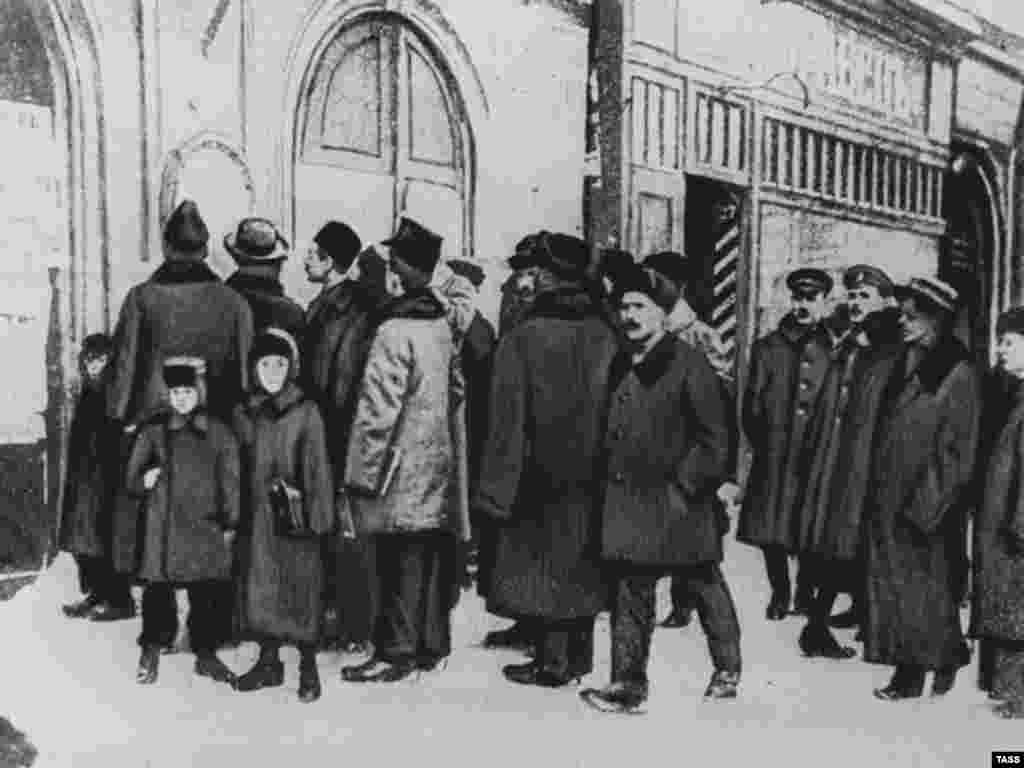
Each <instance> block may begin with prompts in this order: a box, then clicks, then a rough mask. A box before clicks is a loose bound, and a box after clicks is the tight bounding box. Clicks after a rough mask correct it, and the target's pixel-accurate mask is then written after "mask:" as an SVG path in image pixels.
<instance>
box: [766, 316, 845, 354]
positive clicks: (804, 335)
mask: <svg viewBox="0 0 1024 768" xmlns="http://www.w3.org/2000/svg"><path fill="white" fill-rule="evenodd" d="M779 335H780V336H781V337H782V338H783V339H785V341H786V342H787V343H789V344H792V345H794V346H795V345H797V344H806V343H808V342H810V341H811V340H812V339H814V338H817V339H818V340H820V341H821V342H823V343H824V344H826V345H827V346H829V347H831V346H833V345H834V338H833V336H832V334H831V332H830V331H829V329H828V328H827V327H826V326H825V324H824V323H815V324H814V325H810V326H808V325H800V324H799V323H798V322H797V321H796V318H794V317H793V315H792V314H788V315H786V316H785V317H784V318H782V320H781V321H780V322H779Z"/></svg>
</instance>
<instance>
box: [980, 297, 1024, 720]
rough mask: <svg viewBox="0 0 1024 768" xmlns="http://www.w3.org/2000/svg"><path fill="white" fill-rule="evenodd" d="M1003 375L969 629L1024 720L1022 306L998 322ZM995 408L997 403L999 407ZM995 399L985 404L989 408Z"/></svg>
mask: <svg viewBox="0 0 1024 768" xmlns="http://www.w3.org/2000/svg"><path fill="white" fill-rule="evenodd" d="M996 334H997V336H998V339H999V343H998V357H999V370H998V374H1001V375H1004V376H1006V377H1007V379H1008V382H1007V383H1010V384H1012V386H1010V387H1009V389H1010V390H1011V392H1010V393H1009V394H1010V398H1008V399H1009V402H1008V403H1006V404H1005V407H1002V408H1000V411H1001V414H1000V415H999V416H997V415H996V414H991V416H992V418H986V422H988V423H987V424H986V426H989V427H991V428H992V431H993V434H992V435H991V436H990V437H991V438H993V440H992V441H991V450H989V451H988V452H987V454H986V455H987V457H988V461H987V462H986V467H985V468H984V470H985V480H984V485H983V489H984V490H983V494H984V495H983V497H982V503H981V505H980V506H979V508H978V511H977V513H976V516H975V520H974V550H973V554H974V604H973V610H972V614H971V634H972V635H973V636H975V637H978V638H979V639H980V640H981V643H980V645H981V647H982V653H983V654H984V655H985V656H988V657H990V665H991V669H990V670H986V671H985V672H986V673H987V674H985V673H983V675H982V679H981V681H980V682H981V685H982V687H983V688H984V689H985V690H987V691H988V692H989V696H990V697H991V698H993V699H997V700H999V701H1000V704H999V705H998V706H997V707H996V713H997V714H998V715H999V716H1001V717H1006V718H1022V717H1024V494H1022V493H1021V488H1022V487H1024V482H1022V481H1024V386H1022V385H1021V382H1022V381H1024V307H1014V308H1012V309H1009V310H1007V311H1006V312H1004V313H1003V314H1002V315H1001V316H1000V317H999V321H998V322H997V324H996ZM995 407H999V406H998V405H997V406H995ZM989 408H990V404H989V403H987V402H986V403H985V410H986V413H988V411H989Z"/></svg>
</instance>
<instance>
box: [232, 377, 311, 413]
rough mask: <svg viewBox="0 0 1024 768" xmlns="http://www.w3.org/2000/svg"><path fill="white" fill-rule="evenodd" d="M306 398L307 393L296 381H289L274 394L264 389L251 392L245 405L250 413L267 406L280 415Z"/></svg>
mask: <svg viewBox="0 0 1024 768" xmlns="http://www.w3.org/2000/svg"><path fill="white" fill-rule="evenodd" d="M304 399H305V395H304V394H303V392H302V390H301V389H300V388H299V386H298V385H297V384H295V383H294V382H288V383H287V384H285V386H284V389H282V390H281V391H280V392H278V393H277V394H276V395H273V396H271V395H269V394H267V393H266V392H264V391H263V390H262V389H261V390H258V391H256V392H251V393H250V394H249V397H248V399H247V400H246V404H245V407H246V410H248V411H249V413H255V412H256V411H258V410H259V409H260V408H267V409H270V410H271V411H272V412H273V413H274V414H275V415H277V416H280V415H282V414H284V413H286V412H287V411H289V410H290V409H291V408H292V407H294V406H295V405H297V404H298V403H300V402H302V400H304Z"/></svg>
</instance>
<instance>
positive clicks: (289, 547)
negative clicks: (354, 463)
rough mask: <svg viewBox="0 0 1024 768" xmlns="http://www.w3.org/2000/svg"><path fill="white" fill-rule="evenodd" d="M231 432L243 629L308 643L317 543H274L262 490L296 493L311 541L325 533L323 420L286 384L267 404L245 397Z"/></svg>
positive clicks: (312, 637) (319, 565)
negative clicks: (238, 482)
mask: <svg viewBox="0 0 1024 768" xmlns="http://www.w3.org/2000/svg"><path fill="white" fill-rule="evenodd" d="M234 427H235V432H236V434H237V435H238V438H239V441H240V443H241V455H242V470H243V489H244V490H243V494H242V499H243V506H242V509H243V512H242V527H241V531H242V533H241V536H240V537H239V539H238V543H237V545H236V548H237V551H238V558H239V564H238V565H239V568H238V572H239V585H238V586H239V595H240V600H239V605H240V607H241V624H242V628H243V630H246V631H249V632H253V633H257V634H259V635H267V636H271V637H276V638H278V639H281V640H286V641H289V642H293V643H314V642H316V640H317V638H318V636H319V632H320V615H321V606H320V602H321V592H322V587H323V562H322V560H321V546H320V540H319V538H317V537H316V536H311V537H309V538H288V537H284V536H280V535H278V533H277V531H276V530H275V521H274V515H273V511H272V509H271V506H270V496H269V490H270V487H271V485H272V483H273V482H274V481H275V480H278V479H280V480H284V481H285V482H287V483H288V484H289V485H291V486H292V487H293V488H297V489H298V490H299V491H300V492H301V493H302V510H303V516H304V519H305V520H307V521H308V524H309V527H310V529H311V530H312V531H313V533H314V534H318V535H319V534H325V533H328V532H329V531H330V530H331V529H332V527H333V525H334V490H333V487H332V484H331V467H330V462H329V461H328V458H327V443H326V440H325V435H324V424H323V420H322V419H321V417H320V412H319V410H318V408H317V406H316V404H315V403H314V402H313V401H312V400H308V399H306V397H305V396H304V395H303V394H302V391H301V390H300V389H299V388H298V387H297V386H296V385H295V384H288V385H286V386H285V388H284V389H282V390H281V391H280V392H279V393H277V394H276V395H274V396H273V397H269V396H268V395H266V394H253V395H250V396H249V398H248V399H247V400H246V402H245V403H244V404H242V405H239V406H238V407H237V408H236V409H235V418H234ZM342 588H344V585H342Z"/></svg>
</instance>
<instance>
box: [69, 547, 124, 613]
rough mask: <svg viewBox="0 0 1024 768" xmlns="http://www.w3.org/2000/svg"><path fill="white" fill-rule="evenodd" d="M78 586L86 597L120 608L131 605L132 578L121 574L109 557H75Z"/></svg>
mask: <svg viewBox="0 0 1024 768" xmlns="http://www.w3.org/2000/svg"><path fill="white" fill-rule="evenodd" d="M75 562H76V563H77V564H78V585H79V588H80V589H81V590H82V592H83V593H84V594H86V595H93V596H94V597H95V598H97V599H98V600H100V601H101V602H104V603H110V604H111V605H116V606H118V607H121V606H127V605H131V603H132V591H131V588H132V582H131V578H130V577H127V576H124V575H122V574H119V573H118V572H117V571H116V570H115V569H114V564H113V563H112V562H111V560H110V558H108V557H94V556H92V555H75Z"/></svg>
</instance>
